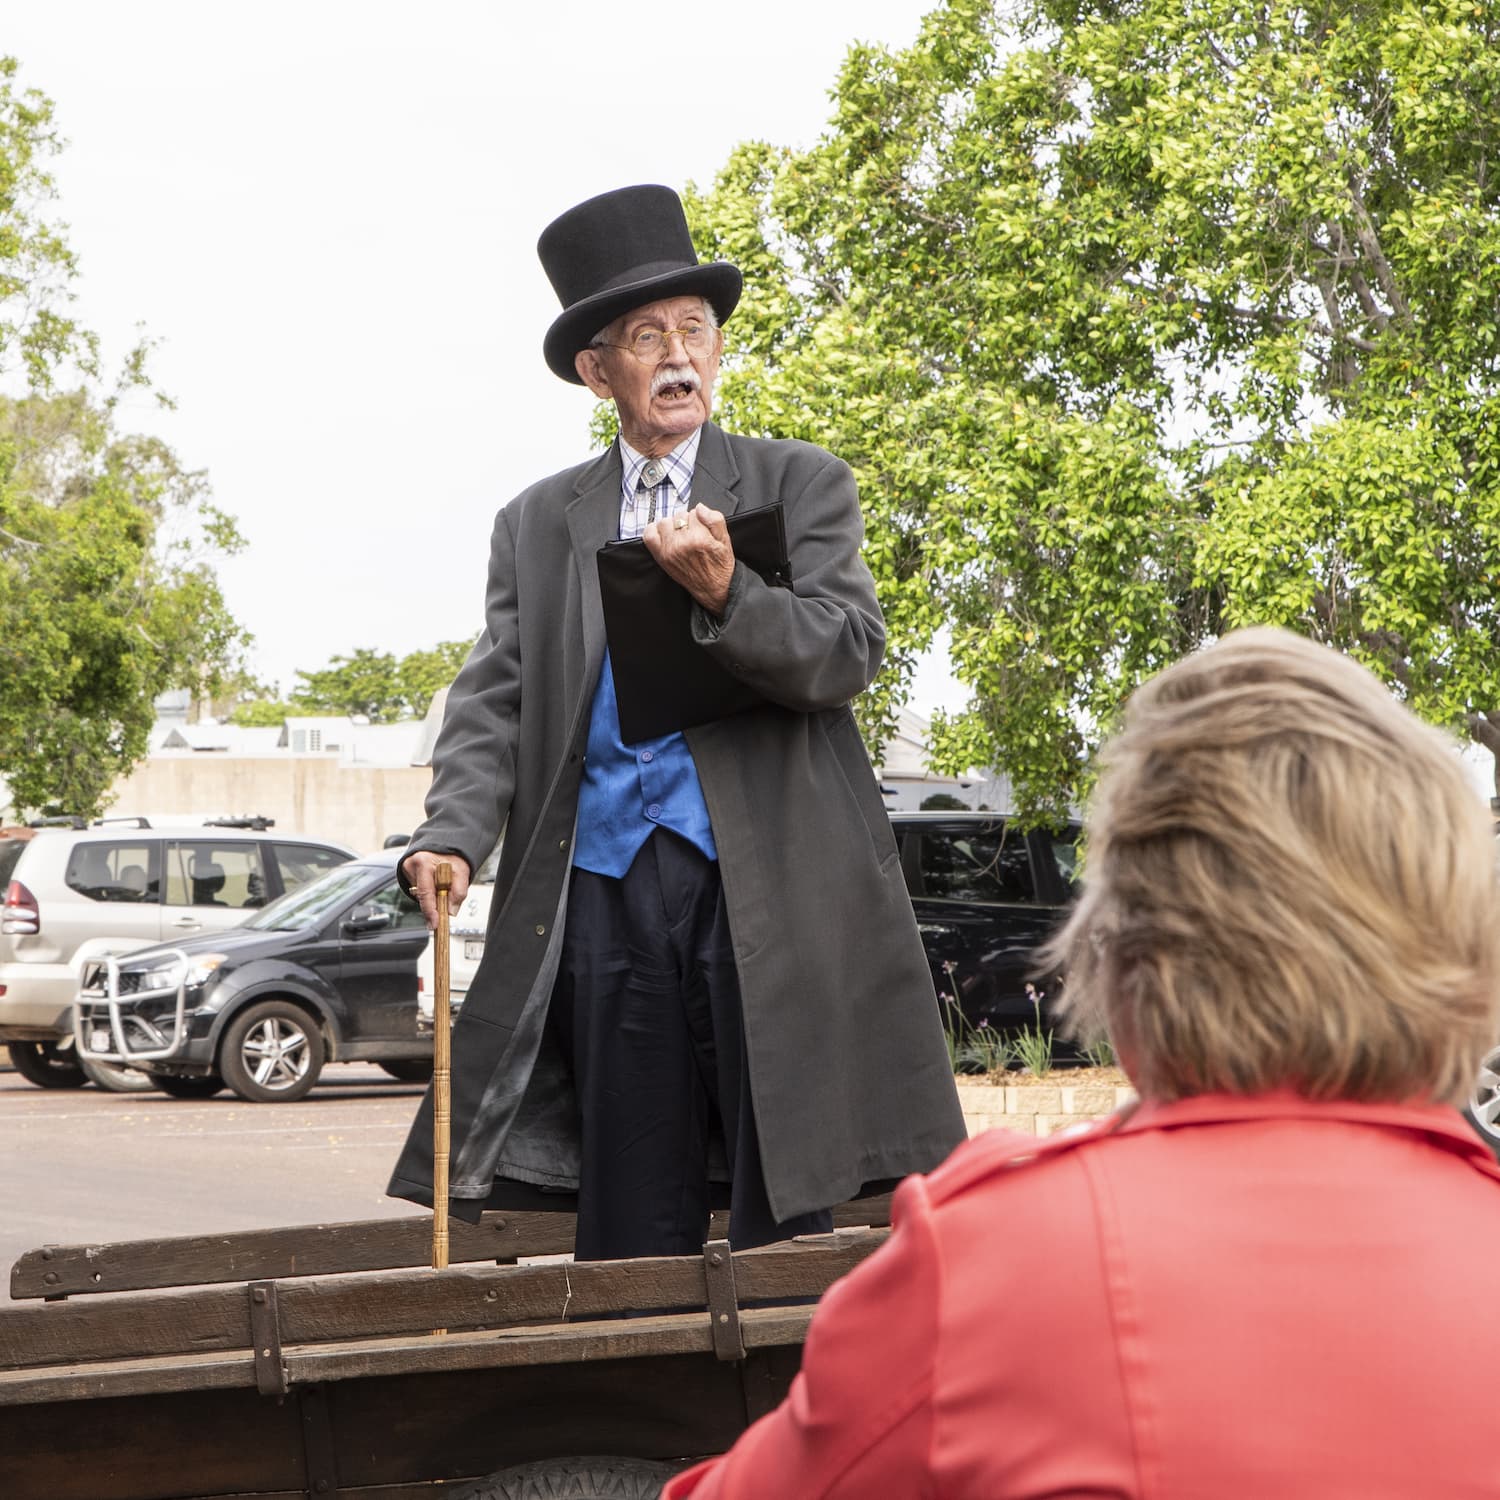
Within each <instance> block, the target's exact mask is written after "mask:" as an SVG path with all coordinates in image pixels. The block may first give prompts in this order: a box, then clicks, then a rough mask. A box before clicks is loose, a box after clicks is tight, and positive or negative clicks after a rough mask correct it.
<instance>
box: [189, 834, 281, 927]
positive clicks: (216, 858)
mask: <svg viewBox="0 0 1500 1500" xmlns="http://www.w3.org/2000/svg"><path fill="white" fill-rule="evenodd" d="M265 904H266V875H265V870H264V868H263V866H262V865H261V859H260V845H259V844H258V843H255V842H254V841H252V840H245V841H243V842H236V843H218V842H212V841H209V840H207V839H205V840H204V841H203V842H201V843H200V842H198V841H196V840H194V841H192V842H189V841H187V840H183V841H182V842H181V843H177V842H173V843H171V844H169V845H168V846H167V905H168V906H231V907H235V908H243V909H246V910H249V909H252V908H254V907H259V906H264V905H265Z"/></svg>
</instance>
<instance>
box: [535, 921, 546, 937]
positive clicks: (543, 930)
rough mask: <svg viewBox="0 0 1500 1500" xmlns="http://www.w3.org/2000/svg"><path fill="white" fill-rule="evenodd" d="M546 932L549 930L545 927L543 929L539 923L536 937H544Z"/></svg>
mask: <svg viewBox="0 0 1500 1500" xmlns="http://www.w3.org/2000/svg"><path fill="white" fill-rule="evenodd" d="M546 931H547V929H546V928H545V927H543V926H542V924H541V923H540V922H538V923H537V924H536V935H537V936H538V937H542V936H544V935H545V934H546Z"/></svg>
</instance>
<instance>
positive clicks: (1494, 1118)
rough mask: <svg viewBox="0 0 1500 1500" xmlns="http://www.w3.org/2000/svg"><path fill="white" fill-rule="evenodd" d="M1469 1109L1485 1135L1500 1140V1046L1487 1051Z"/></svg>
mask: <svg viewBox="0 0 1500 1500" xmlns="http://www.w3.org/2000/svg"><path fill="white" fill-rule="evenodd" d="M1469 1109H1470V1111H1471V1113H1472V1114H1473V1116H1474V1120H1475V1122H1476V1123H1477V1124H1478V1126H1479V1128H1480V1129H1481V1130H1482V1131H1483V1132H1484V1133H1485V1135H1486V1136H1488V1137H1489V1139H1490V1140H1491V1141H1500V1047H1496V1048H1495V1049H1494V1050H1493V1051H1492V1052H1487V1053H1486V1054H1485V1058H1484V1061H1483V1062H1482V1063H1480V1065H1479V1077H1478V1078H1476V1079H1475V1080H1474V1092H1473V1094H1472V1095H1471V1096H1470V1098H1469Z"/></svg>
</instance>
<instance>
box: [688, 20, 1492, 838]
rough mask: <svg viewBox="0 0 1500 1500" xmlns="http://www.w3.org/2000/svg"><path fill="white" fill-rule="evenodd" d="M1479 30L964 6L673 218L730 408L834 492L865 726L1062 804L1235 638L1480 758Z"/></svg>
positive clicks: (1484, 110) (1487, 575)
mask: <svg viewBox="0 0 1500 1500" xmlns="http://www.w3.org/2000/svg"><path fill="white" fill-rule="evenodd" d="M1497 158H1500V7H1497V5H1496V3H1495V0H1422V3H1419V0H1363V3H1353V0H1329V3H1327V4H1325V5H1322V6H1318V7H1313V8H1308V7H1306V6H1305V5H1300V4H1291V3H1284V0H1267V3H1257V4H1255V5H1249V4H1245V3H1242V0H1188V3H1187V4H1184V3H1183V0H1131V3H1128V4H1126V3H1116V0H1018V3H1016V4H1015V5H1014V6H1009V5H1008V6H1006V7H1005V8H1003V9H1002V8H1001V7H1000V6H998V5H996V4H994V3H992V0H950V3H948V4H945V5H942V6H941V7H939V8H938V9H936V10H934V11H933V12H932V13H931V15H929V17H928V18H927V19H926V21H925V22H924V24H923V27H922V30H921V33H920V36H919V37H918V40H917V42H916V43H915V45H914V46H913V47H911V48H910V49H908V50H905V51H896V52H892V51H887V50H884V49H880V48H875V47H868V46H856V47H854V48H853V49H852V50H851V52H850V53H849V55H848V58H847V61H846V63H845V66H844V68H843V70H842V72H841V74H840V77H839V79H838V84H837V89H836V92H835V94H834V110H833V115H832V118H831V120H830V123H829V127H828V130H827V132H826V133H825V135H824V137H823V138H822V139H821V140H820V141H819V142H818V143H817V144H816V145H815V146H814V147H812V148H811V149H809V150H806V151H800V152H796V151H790V150H785V149H780V148H777V147H774V146H771V145H766V144H762V143H748V144H745V145H743V146H741V147H740V148H738V149H737V150H736V151H735V153H734V154H733V155H732V157H731V158H730V160H729V161H728V162H727V164H726V165H725V166H724V168H723V169H722V171H721V172H720V174H719V176H718V178H717V179H716V181H715V183H714V185H713V186H712V188H711V190H709V191H708V192H706V193H704V194H701V195H694V196H693V197H692V201H691V203H690V211H691V213H692V215H693V218H694V221H695V230H696V233H697V235H698V239H699V244H700V248H701V249H702V250H703V251H704V252H705V253H706V254H708V255H714V256H719V255H722V256H725V257H727V258H730V259H733V260H736V261H737V262H738V263H739V264H740V265H741V266H742V267H743V268H744V269H745V271H746V275H747V286H746V294H745V298H744V301H743V302H742V304H741V309H740V310H739V311H738V312H737V313H736V315H735V318H734V321H733V323H732V324H731V325H730V328H729V335H730V344H729V353H728V355H727V357H726V364H725V372H724V375H723V377H722V380H721V385H720V395H719V401H720V405H721V407H722V409H723V411H724V412H725V415H726V420H727V421H728V422H729V423H730V424H731V425H732V426H733V427H735V428H736V429H737V430H740V431H745V432H763V433H766V434H768V435H775V436H791V437H803V438H806V439H809V440H812V441H814V442H819V443H822V444H824V445H825V446H827V447H830V448H832V449H833V450H834V451H836V452H838V453H840V454H841V455H843V456H844V457H845V458H847V459H848V460H849V461H850V462H851V463H852V464H853V466H854V468H855V470H856V472H857V474H858V476H859V479H860V485H861V494H862V496H863V499H864V503H865V508H866V521H867V538H866V555H867V557H868V559H869V561H870V563H871V566H872V568H873V570H874V572H875V574H876V578H877V582H878V584H879V588H880V593H881V599H882V604H883V606H884V608H885V611H886V616H887V621H888V625H889V629H890V640H891V647H890V653H889V661H888V665H887V670H886V672H885V674H884V675H883V677H882V680H881V682H880V684H879V685H878V687H877V690H876V691H875V692H874V693H873V694H871V695H869V702H868V703H867V704H866V705H865V712H866V716H867V721H868V723H869V724H870V725H871V726H872V727H878V726H879V725H881V724H888V723H889V721H890V715H891V712H892V707H893V704H894V703H895V702H897V701H899V699H900V696H901V694H902V693H903V692H904V688H905V683H906V681H907V680H908V678H909V674H910V671H911V668H912V664H913V662H914V660H915V657H916V656H917V654H918V653H919V652H920V651H921V650H923V649H924V648H925V647H926V646H927V645H928V644H929V643H930V641H931V640H932V639H933V637H934V634H935V632H936V631H937V630H938V628H939V627H940V626H943V625H947V626H948V627H949V628H950V630H951V633H952V642H953V656H954V664H955V671H956V673H957V675H958V676H959V678H960V679H961V680H962V681H963V682H964V683H965V684H966V685H967V687H968V688H969V689H970V690H971V693H972V700H971V703H970V705H969V707H968V709H967V710H966V711H964V712H961V713H958V714H956V715H953V716H947V717H941V716H940V718H939V721H938V723H937V724H936V725H935V735H934V743H935V750H936V759H937V762H938V764H939V765H940V766H941V767H942V768H945V769H948V770H951V771H958V770H962V769H964V768H966V767H967V766H969V765H972V764H998V765H1001V766H1003V767H1004V768H1005V769H1006V770H1007V772H1008V773H1009V774H1010V776H1011V778H1012V781H1013V783H1014V784H1015V786H1016V788H1017V792H1018V795H1019V797H1020V799H1021V801H1022V803H1023V805H1024V806H1025V807H1027V808H1028V809H1029V810H1031V811H1034V812H1037V813H1041V812H1045V811H1048V810H1051V811H1056V810H1058V809H1059V808H1061V807H1062V806H1064V805H1066V804H1068V803H1070V802H1072V801H1074V800H1075V799H1076V798H1077V797H1078V796H1079V795H1080V792H1081V789H1082V788H1083V786H1084V785H1085V784H1086V781H1087V776H1088V768H1089V764H1090V757H1091V753H1092V748H1093V746H1094V745H1095V744H1096V743H1097V739H1098V737H1099V734H1100V733H1101V731H1102V730H1103V728H1104V727H1105V726H1106V725H1107V724H1108V722H1109V720H1110V719H1111V717H1112V716H1113V715H1114V714H1115V713H1116V711H1117V710H1118V706H1119V704H1120V703H1121V701H1122V700H1123V698H1124V696H1125V695H1126V694H1127V693H1128V692H1129V690H1130V688H1131V687H1132V686H1133V685H1134V684H1135V683H1136V682H1138V681H1139V680H1140V679H1141V678H1142V677H1143V676H1145V675H1148V674H1150V673H1152V672H1154V671H1156V670H1157V669H1159V668H1160V667H1161V666H1163V665H1165V664H1166V663H1167V662H1169V661H1171V660H1173V659H1175V658H1176V657H1178V656H1179V655H1181V654H1182V653H1184V652H1186V651H1188V650H1191V649H1192V648H1194V647H1195V646H1196V645H1198V644H1200V643H1202V642H1204V641H1206V640H1210V639H1213V638H1214V637H1216V636H1217V635H1218V634H1220V633H1222V632H1223V631H1224V630H1226V629H1229V628H1232V627H1234V626H1236V625H1240V624H1243V623H1249V622H1252V621H1265V622H1273V623H1279V624H1283V625H1287V626H1289V627H1291V628H1294V629H1297V630H1300V631H1302V632H1304V633H1306V634H1309V635H1311V636H1313V637H1315V638H1317V639H1320V640H1323V641H1326V642H1328V643H1329V644H1330V645H1332V646H1334V647H1336V648H1338V649H1340V650H1343V651H1347V652H1349V653H1351V654H1353V655H1355V656H1356V657H1358V658H1359V659H1361V660H1363V661H1365V662H1367V663H1368V664H1369V665H1370V666H1371V667H1373V668H1374V670H1376V671H1377V672H1378V673H1379V674H1381V675H1382V676H1383V677H1384V678H1385V679H1386V680H1387V681H1388V682H1390V683H1391V685H1392V687H1393V689H1394V690H1395V691H1396V692H1397V693H1398V694H1399V695H1400V696H1401V697H1403V698H1404V699H1405V700H1406V701H1407V702H1408V703H1409V704H1410V705H1411V707H1412V708H1413V709H1415V710H1416V711H1417V712H1418V713H1420V714H1422V715H1424V716H1425V717H1426V718H1428V719H1429V720H1432V721H1434V722H1436V723H1439V724H1443V725H1446V726H1449V727H1452V728H1454V729H1464V728H1467V730H1468V731H1469V732H1470V733H1471V734H1473V735H1474V736H1475V737H1476V738H1478V739H1480V740H1481V741H1483V742H1484V743H1486V744H1489V745H1490V746H1491V747H1492V748H1495V747H1500V615H1497V608H1500V605H1497V599H1500V331H1497V322H1500V171H1497V169H1496V168H1497Z"/></svg>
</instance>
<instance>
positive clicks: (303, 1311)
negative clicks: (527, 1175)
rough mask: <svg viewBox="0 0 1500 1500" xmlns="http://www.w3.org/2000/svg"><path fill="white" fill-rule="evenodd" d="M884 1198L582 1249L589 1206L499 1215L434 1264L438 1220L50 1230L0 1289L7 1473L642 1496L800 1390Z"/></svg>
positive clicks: (147, 1483)
mask: <svg viewBox="0 0 1500 1500" xmlns="http://www.w3.org/2000/svg"><path fill="white" fill-rule="evenodd" d="M888 1214H889V1199H888V1198H871V1199H862V1200H858V1201H856V1202H854V1203H851V1204H846V1205H844V1206H843V1207H842V1208H840V1209H839V1210H837V1211H836V1213H835V1225H836V1227H835V1231H834V1233H833V1234H831V1235H820V1236H813V1237H808V1238H806V1239H801V1240H795V1241H790V1242H787V1243H785V1244H781V1245H775V1246H767V1247H765V1248H763V1249H758V1250H750V1251H741V1252H735V1253H731V1252H730V1250H729V1247H728V1245H727V1243H726V1242H725V1241H724V1240H723V1239H722V1238H718V1239H714V1240H711V1241H710V1242H709V1243H708V1244H707V1245H705V1247H704V1250H703V1253H702V1255H701V1256H688V1257H680V1258H663V1259H642V1260H628V1261H604V1262H596V1263H589V1264H574V1263H572V1262H570V1261H567V1260H564V1259H560V1258H558V1257H560V1256H561V1255H562V1254H563V1252H566V1251H567V1250H568V1249H570V1248H571V1245H572V1239H573V1220H572V1218H571V1216H570V1215H566V1214H526V1213H490V1214H486V1215H485V1216H484V1218H483V1220H482V1221H481V1222H480V1223H479V1224H477V1225H474V1226H469V1225H460V1224H454V1225H453V1226H452V1237H451V1244H450V1251H449V1254H450V1261H451V1264H450V1266H449V1268H448V1269H446V1270H441V1271H434V1270H431V1269H423V1268H422V1267H424V1266H425V1264H426V1261H427V1259H428V1254H429V1250H430V1244H431V1220H430V1219H428V1218H410V1219H394V1220H390V1219H388V1220H374V1221H369V1222H363V1223H352V1224H327V1225H313V1226H307V1227H302V1228H288V1229H275V1230H267V1231H262V1232H250V1233H240V1234H234V1235H226V1236H195V1237H191V1238H180V1239H165V1240H153V1241H135V1242H129V1243H121V1244H107V1245H79V1246H48V1247H45V1248H43V1249H40V1250H33V1251H30V1252H28V1253H27V1254H26V1255H23V1256H22V1257H21V1258H20V1260H18V1261H17V1262H16V1264H15V1266H14V1267H13V1269H12V1271H11V1282H10V1292H11V1298H12V1301H11V1302H10V1303H9V1304H7V1305H4V1306H3V1307H0V1496H3V1497H4V1500H189V1497H191V1500H207V1497H216V1500H217V1497H240V1500H248V1497H255V1500H296V1497H304V1496H305V1497H309V1500H334V1497H339V1500H417V1497H419V1496H420V1497H423V1500H430V1497H444V1500H457V1497H459V1496H460V1495H470V1494H472V1495H473V1496H476V1497H477V1496H492V1497H495V1500H523V1497H529V1496H554V1495H559V1496H560V1495H566V1496H571V1497H574V1500H589V1497H594V1496H600V1497H602V1496H611V1497H619V1500H633V1497H641V1500H644V1497H647V1496H651V1495H654V1494H655V1493H656V1491H657V1488H658V1487H659V1485H660V1483H661V1481H662V1479H663V1478H664V1477H665V1475H667V1474H668V1473H671V1472H673V1471H674V1470H675V1469H676V1468H679V1467H683V1466H685V1465H686V1463H688V1462H690V1461H691V1460H692V1459H694V1458H696V1457H699V1456H702V1455H705V1454H710V1453H716V1452H720V1451H722V1450H723V1449H725V1448H727V1447H728V1446H729V1445H730V1444H731V1443H732V1442H733V1441H734V1439H735V1437H736V1436H737V1434H738V1433H739V1432H740V1431H742V1430H743V1428H744V1427H745V1426H747V1425H748V1424H749V1423H750V1422H752V1421H753V1420H754V1419H755V1418H756V1417H758V1416H760V1415H761V1413H763V1412H765V1411H767V1410H769V1409H770V1408H771V1407H772V1406H773V1405H775V1404H776V1403H777V1402H778V1401H779V1400H780V1399H781V1397H782V1396H783V1395H784V1394H785V1392H786V1389H787V1387H788V1385H789V1384H790V1382H791V1379H792V1376H793V1375H794V1374H795V1373H796V1370H797V1366H798V1363H799V1359H800V1355H801V1345H802V1340H803V1336H804V1334H805V1331H806V1327H807V1323H808V1320H809V1318H810V1316H811V1313H812V1306H811V1303H812V1301H814V1300H815V1299H816V1298H817V1297H818V1296H819V1295H820V1294H821V1293H822V1292H823V1291H824V1290H826V1288H827V1287H828V1286H829V1285H830V1284H831V1283H832V1282H833V1281H834V1280H836V1279H837V1278H838V1277H839V1276H841V1275H843V1274H844V1273H845V1272H846V1271H848V1270H849V1269H850V1268H851V1267H852V1266H854V1265H855V1264H856V1263H858V1261H860V1260H861V1259H862V1258H863V1257H864V1256H866V1255H867V1254H869V1253H870V1251H871V1250H873V1249H874V1248H875V1247H876V1246H877V1245H878V1244H879V1243H880V1241H881V1239H882V1238H883V1237H884V1234H885V1232H886V1231H885V1229H884V1228H883V1227H882V1226H884V1225H885V1224H886V1223H888ZM721 1231H722V1225H716V1232H721ZM538 1257H541V1258H544V1259H541V1260H538V1259H537V1258H538ZM547 1257H551V1259H546V1258H547Z"/></svg>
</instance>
